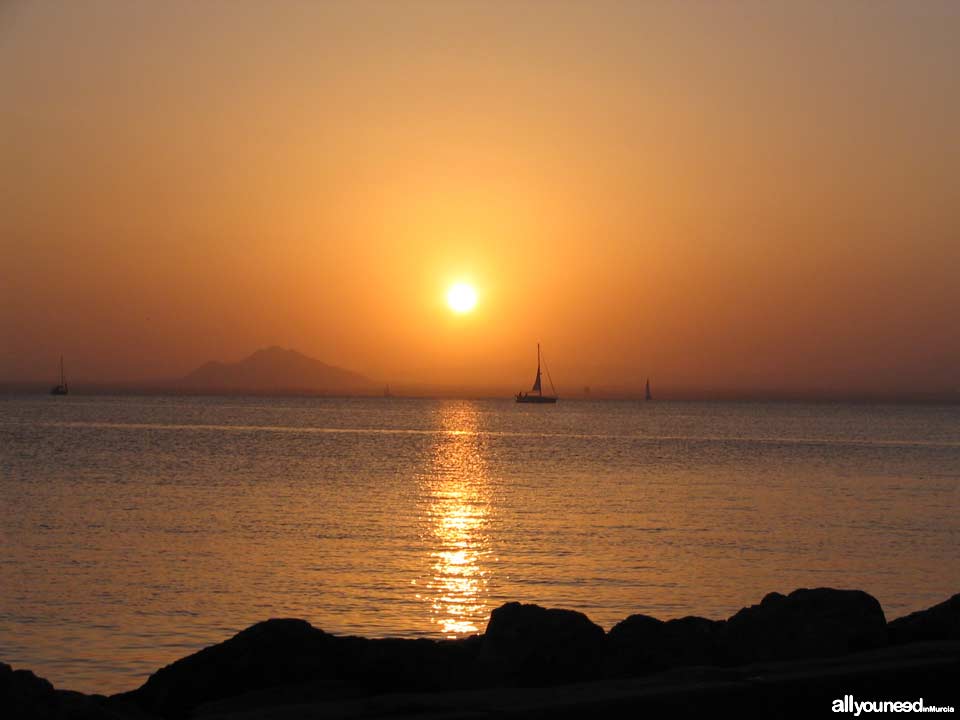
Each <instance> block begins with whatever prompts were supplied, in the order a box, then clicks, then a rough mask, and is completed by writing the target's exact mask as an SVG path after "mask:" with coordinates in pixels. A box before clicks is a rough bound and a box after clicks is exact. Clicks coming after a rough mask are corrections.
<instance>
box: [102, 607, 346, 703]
mask: <svg viewBox="0 0 960 720" xmlns="http://www.w3.org/2000/svg"><path fill="white" fill-rule="evenodd" d="M333 643H334V638H333V636H331V635H328V634H327V633H325V632H323V631H322V630H318V629H316V628H314V627H313V626H311V625H310V623H308V622H306V621H304V620H267V621H265V622H261V623H257V624H256V625H253V626H251V627H249V628H247V629H246V630H243V631H242V632H240V633H238V634H236V635H234V636H233V637H232V638H230V639H229V640H227V641H225V642H222V643H219V644H218V645H213V646H211V647H208V648H204V649H203V650H200V651H199V652H196V653H194V654H193V655H189V656H187V657H185V658H182V659H180V660H177V661H176V662H174V663H172V664H170V665H167V666H166V667H164V668H161V669H160V670H158V671H157V672H155V673H154V674H153V675H151V676H150V678H149V679H148V680H147V682H146V683H144V684H143V685H142V686H141V687H140V688H138V689H137V690H135V691H133V692H132V693H127V694H125V695H124V696H115V697H118V698H119V699H122V700H132V701H133V702H135V703H136V704H137V705H138V706H139V707H141V708H144V709H145V710H148V711H150V712H155V713H158V714H160V715H163V716H164V717H181V716H183V715H185V714H186V713H187V712H188V711H189V710H190V709H192V708H194V707H196V706H197V705H199V704H201V703H203V702H206V701H209V700H215V699H219V698H225V697H231V696H234V695H240V694H242V693H245V692H247V691H250V690H256V689H259V688H265V687H274V686H279V685H287V684H295V683H301V682H305V681H307V680H311V681H316V680H317V679H318V678H327V679H328V680H330V681H335V680H336V679H337V678H338V675H339V670H338V668H337V667H335V664H334V660H333V653H332V652H331V649H332V645H333Z"/></svg>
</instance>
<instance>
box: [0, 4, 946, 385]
mask: <svg viewBox="0 0 960 720" xmlns="http://www.w3.org/2000/svg"><path fill="white" fill-rule="evenodd" d="M957 37H960V4H958V3H954V2H949V1H944V2H934V1H932V0H931V1H929V2H923V3H909V2H898V3H895V2H862V3H861V2H849V3H834V2H798V3H796V4H794V5H793V6H788V5H787V4H785V3H767V2H755V3H753V2H738V3H711V2H677V3H633V2H590V3H587V2H582V3H574V2H557V3H543V2H539V1H537V0H531V1H530V2H506V0H504V1H503V2H498V1H496V0H490V1H488V2H476V3H472V2H461V1H459V0H450V1H449V2H404V1H403V0H397V1H387V0H384V1H383V2H354V1H351V2H322V3H321V2H302V3H300V2H294V1H292V0H291V1H290V2H284V3H268V2H242V1H239V0H231V1H230V2H214V1H210V2H202V3H196V2H162V3H161V2H158V3H130V2H126V1H125V0H116V1H115V2H107V1H101V2H90V3H27V2H19V1H16V0H15V1H13V2H4V3H2V4H0V98H2V112H0V158H2V162H0V379H33V378H48V377H53V376H55V374H56V363H57V358H58V356H59V354H60V353H61V352H62V353H64V354H65V355H66V356H67V361H68V366H69V368H70V369H71V375H72V377H73V378H75V379H78V380H79V379H88V380H136V379H142V378H156V377H166V376H178V375H182V374H185V373H186V372H188V371H189V370H191V369H193V367H195V366H197V365H199V364H200V363H202V362H204V361H206V360H208V359H220V360H238V359H240V358H241V357H243V356H245V355H247V354H249V353H250V352H252V351H253V350H255V349H257V348H258V347H263V346H266V345H274V344H279V345H283V346H287V347H294V348H297V349H299V350H301V351H302V352H304V353H306V354H309V355H312V356H314V357H318V358H320V359H323V360H325V361H327V362H330V363H334V364H338V365H342V366H345V367H349V368H351V369H354V370H357V371H359V372H363V373H365V374H367V375H369V376H371V377H373V378H376V379H380V380H384V381H389V382H394V383H402V382H411V383H414V382H430V383H440V384H450V385H457V386H465V385H484V386H490V385H503V386H504V387H514V386H515V387H516V389H521V387H523V386H526V385H528V384H529V382H530V381H531V379H532V378H531V373H532V369H533V368H532V364H533V362H534V357H533V355H534V352H535V349H534V344H535V343H536V342H537V340H540V341H542V342H543V344H544V347H545V350H546V352H547V353H548V358H549V359H550V360H551V370H552V373H553V376H554V380H555V381H556V383H557V385H558V386H559V387H558V389H560V390H561V393H562V392H563V389H564V388H565V387H566V388H576V389H580V388H581V387H582V386H583V385H585V384H589V385H591V386H593V387H597V388H600V387H603V386H631V385H632V386H639V385H641V384H642V382H643V379H644V378H645V377H646V376H647V375H650V376H652V377H654V378H656V379H657V382H658V383H659V386H660V387H672V388H717V389H742V390H747V389H771V388H776V389H788V390H800V389H809V388H817V389H828V390H840V391H847V390H849V391H871V390H883V389H889V388H891V387H895V388H897V389H903V390H908V389H909V390H956V389H958V388H960V329H958V328H960V324H958V322H957V320H956V316H957V308H958V307H960V283H958V278H960V131H958V128H960V73H958V72H957V68H958V67H960V43H958V42H957V40H956V39H957ZM455 280H469V281H471V282H472V283H473V284H474V285H475V286H476V287H477V290H478V292H479V294H480V303H479V305H478V307H477V310H476V311H475V312H473V313H471V314H469V315H466V316H462V317H457V316H454V315H452V314H451V313H450V312H449V310H448V309H447V307H446V305H445V303H444V295H445V292H446V289H447V287H448V286H449V285H450V284H451V283H452V282H453V281H455Z"/></svg>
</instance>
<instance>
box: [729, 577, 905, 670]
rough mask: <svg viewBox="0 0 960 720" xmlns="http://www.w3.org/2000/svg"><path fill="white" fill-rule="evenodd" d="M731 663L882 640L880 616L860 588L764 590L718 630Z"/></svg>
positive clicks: (833, 651)
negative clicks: (756, 600)
mask: <svg viewBox="0 0 960 720" xmlns="http://www.w3.org/2000/svg"><path fill="white" fill-rule="evenodd" d="M723 635H724V637H723V645H724V647H725V652H726V655H727V659H728V661H730V662H733V663H744V662H756V661H764V660H792V659H795V658H806V657H827V656H831V655H842V654H844V653H848V652H852V651H854V650H863V649H867V648H873V647H880V646H882V645H884V644H885V643H886V620H885V618H884V615H883V608H881V607H880V603H879V602H877V600H876V598H874V597H872V596H871V595H868V594H867V593H865V592H862V591H860V590H834V589H833V588H817V589H815V590H807V589H802V590H794V591H793V592H792V593H790V594H789V595H786V596H784V595H781V594H780V593H770V594H769V595H767V596H766V597H765V598H763V600H762V601H761V602H760V604H759V605H751V606H750V607H748V608H743V609H742V610H740V611H739V612H738V613H737V614H736V615H734V616H733V617H731V618H730V619H729V620H727V622H726V625H725V627H724V629H723Z"/></svg>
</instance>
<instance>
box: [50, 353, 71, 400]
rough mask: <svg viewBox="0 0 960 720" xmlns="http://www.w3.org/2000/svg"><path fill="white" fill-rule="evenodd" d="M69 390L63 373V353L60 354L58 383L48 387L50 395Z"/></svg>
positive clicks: (61, 393) (64, 392) (65, 392)
mask: <svg viewBox="0 0 960 720" xmlns="http://www.w3.org/2000/svg"><path fill="white" fill-rule="evenodd" d="M68 392H69V390H68V389H67V379H66V377H65V376H64V374H63V355H61V356H60V384H59V385H54V386H53V387H52V388H50V394H51V395H66V394H67V393H68Z"/></svg>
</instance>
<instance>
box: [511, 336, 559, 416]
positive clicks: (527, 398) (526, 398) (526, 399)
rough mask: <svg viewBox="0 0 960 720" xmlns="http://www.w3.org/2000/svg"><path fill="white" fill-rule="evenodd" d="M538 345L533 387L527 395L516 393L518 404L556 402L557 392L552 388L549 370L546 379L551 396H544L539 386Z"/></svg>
mask: <svg viewBox="0 0 960 720" xmlns="http://www.w3.org/2000/svg"><path fill="white" fill-rule="evenodd" d="M540 378H541V376H540V343H537V379H536V380H534V381H533V387H532V388H530V392H529V393H517V397H516V400H517V402H518V403H555V402H556V401H557V398H556V394H557V391H556V389H555V388H554V387H553V379H552V378H551V377H550V368H549V367H548V368H547V379H548V380H550V388H551V391H552V392H553V395H544V394H543V390H542V387H541V385H540Z"/></svg>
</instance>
